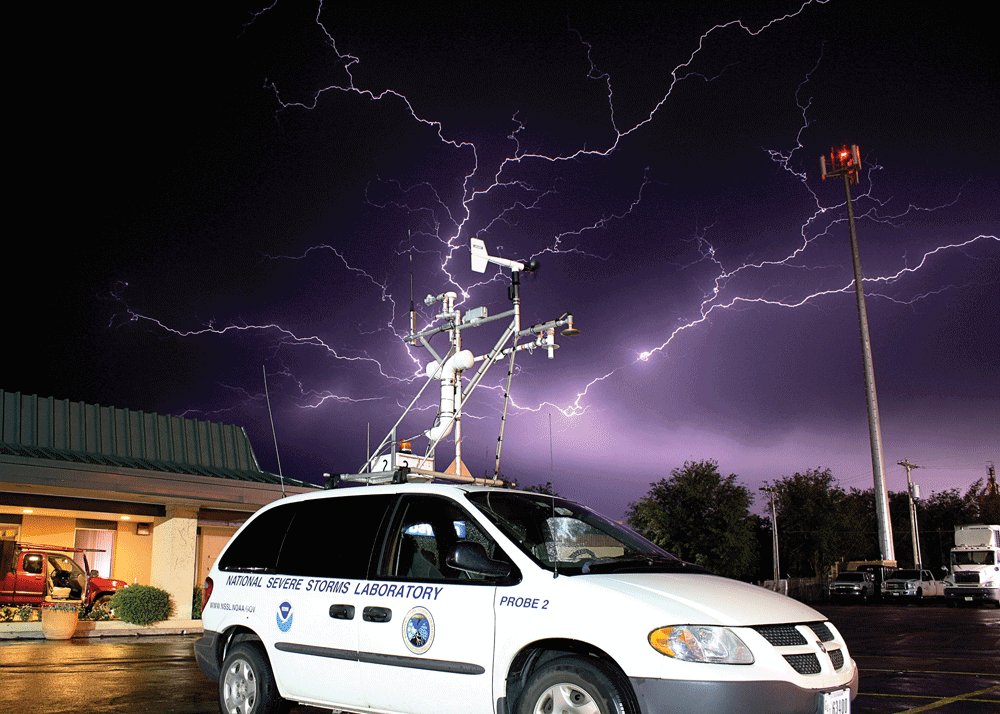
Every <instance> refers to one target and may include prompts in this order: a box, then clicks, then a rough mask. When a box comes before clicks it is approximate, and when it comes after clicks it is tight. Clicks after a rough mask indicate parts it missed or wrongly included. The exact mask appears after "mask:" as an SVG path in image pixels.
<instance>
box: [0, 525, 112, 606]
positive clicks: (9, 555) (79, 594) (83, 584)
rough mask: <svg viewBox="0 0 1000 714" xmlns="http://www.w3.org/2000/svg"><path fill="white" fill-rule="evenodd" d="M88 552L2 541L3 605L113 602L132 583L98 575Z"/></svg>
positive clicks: (0, 575) (0, 598)
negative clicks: (78, 555) (75, 556)
mask: <svg viewBox="0 0 1000 714" xmlns="http://www.w3.org/2000/svg"><path fill="white" fill-rule="evenodd" d="M90 550H91V551H92V549H90ZM87 552H89V551H88V549H83V548H67V547H64V546H59V545H40V544H38V543H22V542H17V541H12V540H5V541H0V605H33V606H38V605H41V604H42V603H44V602H66V601H79V602H80V603H81V604H82V605H83V606H84V607H86V608H91V607H93V606H94V605H102V604H106V603H108V602H110V600H111V596H112V595H114V594H115V592H116V591H118V590H119V589H121V588H123V587H125V586H126V585H128V583H126V582H125V581H124V580H112V579H109V578H101V577H98V576H97V571H96V570H95V571H91V570H90V564H89V563H88V561H87ZM98 552H99V551H98ZM74 553H82V554H83V564H84V568H81V567H80V566H79V564H78V563H77V562H76V561H75V560H73V554H74Z"/></svg>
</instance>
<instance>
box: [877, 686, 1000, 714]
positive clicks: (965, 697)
mask: <svg viewBox="0 0 1000 714" xmlns="http://www.w3.org/2000/svg"><path fill="white" fill-rule="evenodd" d="M993 692H1000V685H998V686H995V687H987V688H986V689H980V690H979V691H977V692H969V693H967V694H959V695H957V696H954V697H946V698H944V699H938V700H936V701H933V702H930V703H929V704H924V705H923V706H919V707H915V708H913V709H907V710H905V711H903V712H900V714H917V712H926V711H930V710H931V709H937V708H938V707H943V706H945V705H947V704H954V703H955V702H983V703H989V704H995V703H996V701H995V700H993V699H974V697H978V696H981V695H983V694H992V693H993ZM882 696H902V695H882Z"/></svg>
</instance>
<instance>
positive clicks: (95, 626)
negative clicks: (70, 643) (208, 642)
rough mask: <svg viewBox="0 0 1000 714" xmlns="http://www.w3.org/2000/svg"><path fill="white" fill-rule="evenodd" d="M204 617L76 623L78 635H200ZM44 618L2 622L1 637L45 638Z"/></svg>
mask: <svg viewBox="0 0 1000 714" xmlns="http://www.w3.org/2000/svg"><path fill="white" fill-rule="evenodd" d="M201 631H202V628H201V620H165V621H164V622H157V623H156V624H155V625H148V626H146V627H142V626H139V625H130V624H129V623H127V622H118V621H117V620H109V621H106V622H94V621H91V620H80V622H79V623H78V624H77V626H76V632H75V633H74V635H73V637H74V639H75V638H77V637H125V636H148V635H197V634H201ZM42 639H45V637H44V635H42V623H41V622H0V640H42Z"/></svg>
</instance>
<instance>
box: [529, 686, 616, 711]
mask: <svg viewBox="0 0 1000 714" xmlns="http://www.w3.org/2000/svg"><path fill="white" fill-rule="evenodd" d="M531 712H532V714H601V710H600V708H599V707H598V706H597V703H596V702H595V701H594V700H593V698H592V697H591V696H590V695H589V694H588V693H587V691H586V690H584V689H581V688H580V687H577V686H576V685H573V684H554V685H553V686H551V687H549V688H548V689H546V690H545V691H544V692H542V696H540V697H539V698H538V701H537V702H535V706H534V707H533V708H532V710H531Z"/></svg>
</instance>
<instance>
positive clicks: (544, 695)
mask: <svg viewBox="0 0 1000 714" xmlns="http://www.w3.org/2000/svg"><path fill="white" fill-rule="evenodd" d="M615 679H616V678H615V676H614V674H613V673H612V672H611V670H610V669H609V668H607V667H606V666H604V665H602V664H600V663H599V662H596V661H592V660H587V659H582V658H580V657H560V658H559V659H556V660H553V661H552V662H549V663H548V664H546V665H544V666H542V667H540V668H539V669H538V670H537V671H535V672H534V673H533V674H532V675H531V676H530V677H529V678H528V681H527V682H526V683H525V685H524V691H523V692H522V693H521V697H520V700H519V701H518V705H517V710H516V714H625V713H626V711H627V709H626V707H625V695H624V694H623V693H622V691H621V689H620V687H619V686H618V685H617V684H615Z"/></svg>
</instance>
